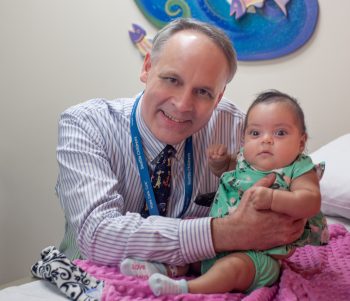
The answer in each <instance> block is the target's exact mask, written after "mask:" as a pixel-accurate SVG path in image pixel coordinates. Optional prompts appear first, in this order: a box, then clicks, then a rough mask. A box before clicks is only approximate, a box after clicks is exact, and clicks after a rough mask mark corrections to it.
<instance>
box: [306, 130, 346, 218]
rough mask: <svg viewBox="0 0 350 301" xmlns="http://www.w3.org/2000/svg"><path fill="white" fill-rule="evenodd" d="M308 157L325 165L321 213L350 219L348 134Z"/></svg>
mask: <svg viewBox="0 0 350 301" xmlns="http://www.w3.org/2000/svg"><path fill="white" fill-rule="evenodd" d="M310 156H311V158H312V160H313V161H314V163H319V162H321V161H324V162H325V164H326V168H325V172H324V174H323V177H322V179H321V182H320V186H321V194H322V205H321V210H322V212H323V213H324V214H326V215H331V216H342V217H346V218H349V219H350V134H346V135H344V136H341V137H339V138H337V139H335V140H333V141H331V142H329V143H328V144H326V145H324V146H322V147H321V148H320V149H318V150H317V151H315V152H314V153H312V154H310Z"/></svg>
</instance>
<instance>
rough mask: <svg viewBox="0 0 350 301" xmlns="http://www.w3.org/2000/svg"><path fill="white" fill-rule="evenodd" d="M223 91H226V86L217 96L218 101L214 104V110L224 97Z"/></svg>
mask: <svg viewBox="0 0 350 301" xmlns="http://www.w3.org/2000/svg"><path fill="white" fill-rule="evenodd" d="M225 90H226V86H225V87H224V89H223V90H222V92H221V93H220V94H219V96H218V99H217V100H216V103H215V108H216V107H217V106H218V104H219V102H220V100H221V99H222V97H223V96H224V93H225Z"/></svg>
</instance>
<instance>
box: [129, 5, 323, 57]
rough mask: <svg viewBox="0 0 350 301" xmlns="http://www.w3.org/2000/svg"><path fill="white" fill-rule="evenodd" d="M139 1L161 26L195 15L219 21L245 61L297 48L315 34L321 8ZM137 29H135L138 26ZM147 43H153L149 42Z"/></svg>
mask: <svg viewBox="0 0 350 301" xmlns="http://www.w3.org/2000/svg"><path fill="white" fill-rule="evenodd" d="M135 2H136V4H137V6H138V7H139V9H140V10H141V11H142V13H143V14H144V15H145V17H146V18H147V19H148V20H149V21H150V22H151V23H152V24H153V25H155V26H156V27H157V28H161V27H163V26H164V25H165V24H167V23H168V22H169V21H171V20H173V19H175V18H179V17H192V18H196V19H199V20H201V21H205V22H208V23H212V24H215V25H216V26H218V27H220V28H221V29H223V30H224V31H225V32H226V34H227V35H228V36H229V37H230V39H231V40H232V43H233V44H234V46H235V49H236V51H237V55H238V59H239V60H241V61H254V60H268V59H273V58H278V57H281V56H284V55H287V54H289V53H291V52H293V51H295V50H297V49H298V48H300V47H301V46H302V45H304V44H305V43H306V42H307V41H308V40H309V39H310V37H311V36H312V34H313V32H314V30H315V27H316V24H317V19H318V11H319V7H318V2H317V0H230V1H229V0H186V1H185V0H135ZM133 26H138V25H136V24H134V25H133ZM140 28H141V27H140ZM133 29H134V31H135V30H136V29H137V28H135V27H134V28H133ZM145 34H146V33H144V36H145ZM130 37H131V36H130ZM143 42H144V43H147V45H146V46H149V44H148V43H149V42H147V41H146V40H144V41H143ZM144 46H145V45H144ZM146 46H145V47H146Z"/></svg>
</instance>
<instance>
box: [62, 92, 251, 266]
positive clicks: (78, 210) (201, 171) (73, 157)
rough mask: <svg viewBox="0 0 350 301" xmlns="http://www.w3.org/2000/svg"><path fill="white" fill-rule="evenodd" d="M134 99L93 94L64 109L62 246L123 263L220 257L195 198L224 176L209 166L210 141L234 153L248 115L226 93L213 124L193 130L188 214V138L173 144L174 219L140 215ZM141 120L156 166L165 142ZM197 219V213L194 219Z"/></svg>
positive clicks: (151, 161) (74, 252)
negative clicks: (133, 136)
mask: <svg viewBox="0 0 350 301" xmlns="http://www.w3.org/2000/svg"><path fill="white" fill-rule="evenodd" d="M134 101H135V99H133V98H121V99H116V100H105V99H93V100H89V101H87V102H85V103H82V104H79V105H76V106H73V107H71V108H69V109H67V110H66V111H65V112H63V113H62V114H61V117H60V121H59V138H58V146H57V160H58V164H59V175H58V180H57V185H56V192H57V195H58V197H59V199H60V202H61V206H62V208H63V210H64V214H65V218H66V229H65V235H64V239H63V241H62V243H61V246H60V249H61V251H62V252H64V253H65V254H66V255H67V256H68V257H69V258H72V259H73V258H77V257H82V258H89V259H91V260H93V261H95V262H96V263H101V264H106V265H117V264H119V263H120V261H122V260H123V259H124V258H126V257H132V258H139V259H145V260H153V261H158V262H165V263H171V264H175V265H183V264H186V263H190V262H196V261H200V260H202V259H205V258H211V257H213V256H215V250H214V247H213V243H212V237H211V226H210V224H211V218H210V217H207V216H208V213H209V207H205V206H201V205H198V204H196V203H195V202H194V200H195V199H196V197H198V196H199V195H202V194H205V193H208V192H213V191H216V189H217V187H218V183H219V179H218V178H217V177H216V176H214V175H213V174H212V173H211V172H210V170H209V168H208V164H207V158H206V149H207V147H208V146H209V145H210V144H218V143H221V144H225V145H227V146H228V150H229V152H231V153H233V152H235V153H236V152H238V151H239V148H240V147H241V145H242V138H243V137H242V135H243V126H244V118H245V115H244V113H242V112H241V111H240V110H239V109H238V108H237V107H236V106H235V105H234V104H233V103H232V102H230V101H228V100H226V99H222V100H221V102H220V103H219V105H218V106H217V108H216V109H215V110H214V113H213V115H212V117H211V119H210V121H209V122H208V124H207V125H206V126H205V127H204V128H202V129H201V130H200V131H199V132H197V133H195V134H194V135H193V136H192V139H193V157H194V176H193V193H192V199H191V202H190V205H189V207H188V209H187V210H186V212H185V214H184V215H183V216H182V218H181V219H180V218H177V216H178V215H179V214H180V213H181V211H182V208H183V205H184V201H185V193H184V190H185V187H184V186H185V185H184V144H185V143H184V142H182V143H180V144H178V145H174V148H175V149H176V155H175V158H174V159H173V160H172V166H171V170H172V183H171V187H172V191H171V195H170V200H169V204H168V211H167V217H161V216H150V217H149V218H147V219H143V218H141V216H140V214H139V213H140V212H141V209H142V207H143V205H144V202H145V198H144V194H143V190H142V186H141V181H140V176H139V172H138V168H137V164H136V161H135V157H134V154H133V149H132V144H131V143H132V142H131V141H132V139H131V136H130V114H131V110H132V106H133V104H134ZM141 106H142V99H141V100H140V103H139V105H138V108H137V110H136V120H137V125H138V128H139V131H140V135H141V139H142V146H143V149H144V153H145V157H146V160H147V162H148V164H149V168H150V169H151V168H154V163H155V162H154V159H155V158H156V157H157V155H158V154H159V153H160V152H161V150H162V149H163V148H164V146H165V145H164V144H163V143H161V142H159V141H158V140H157V139H156V138H155V137H154V136H153V134H152V133H151V132H150V130H149V129H148V128H147V126H146V124H145V123H144V120H143V118H142V116H141ZM194 217H196V218H194Z"/></svg>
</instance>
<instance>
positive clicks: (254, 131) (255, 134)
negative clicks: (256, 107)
mask: <svg viewBox="0 0 350 301" xmlns="http://www.w3.org/2000/svg"><path fill="white" fill-rule="evenodd" d="M259 134H260V133H259V131H257V130H251V131H250V132H249V135H250V136H254V137H257V136H259Z"/></svg>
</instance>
